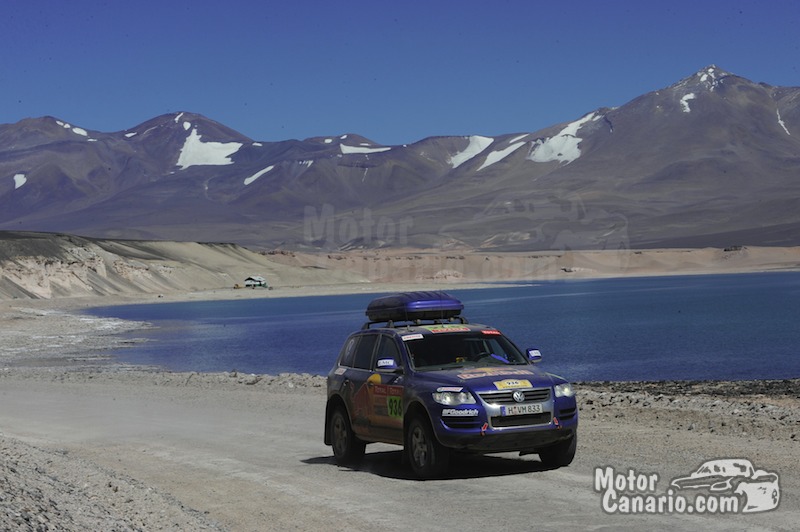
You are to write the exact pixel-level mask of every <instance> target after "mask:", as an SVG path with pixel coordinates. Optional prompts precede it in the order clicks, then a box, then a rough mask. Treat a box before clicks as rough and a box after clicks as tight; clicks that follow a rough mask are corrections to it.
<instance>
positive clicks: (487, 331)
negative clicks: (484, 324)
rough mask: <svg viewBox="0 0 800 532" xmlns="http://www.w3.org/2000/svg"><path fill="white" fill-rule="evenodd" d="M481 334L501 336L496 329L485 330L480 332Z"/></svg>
mask: <svg viewBox="0 0 800 532" xmlns="http://www.w3.org/2000/svg"><path fill="white" fill-rule="evenodd" d="M481 332H482V333H483V334H497V335H499V334H502V333H501V332H500V331H498V330H497V329H487V330H485V331H481Z"/></svg>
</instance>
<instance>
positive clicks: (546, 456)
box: [539, 434, 578, 467]
mask: <svg viewBox="0 0 800 532" xmlns="http://www.w3.org/2000/svg"><path fill="white" fill-rule="evenodd" d="M577 447H578V435H577V434H573V435H572V437H571V438H570V439H568V440H563V441H560V442H558V443H556V444H555V445H551V446H550V447H547V448H545V449H542V450H541V451H539V458H540V459H541V460H542V463H543V464H544V465H546V466H548V467H564V466H568V465H570V464H571V463H572V460H573V458H575V450H576V449H577Z"/></svg>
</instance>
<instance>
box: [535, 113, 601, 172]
mask: <svg viewBox="0 0 800 532" xmlns="http://www.w3.org/2000/svg"><path fill="white" fill-rule="evenodd" d="M600 118H601V115H597V114H596V113H589V114H588V115H586V116H584V117H583V118H581V119H580V120H576V121H575V122H572V123H571V124H568V125H567V127H565V128H564V129H562V130H561V131H559V132H558V134H557V135H555V136H554V137H550V138H547V139H544V140H541V139H540V140H537V141H536V143H534V145H533V148H532V149H531V153H530V154H529V155H528V159H529V160H531V161H533V162H536V163H548V162H552V161H558V162H561V163H567V164H569V163H571V162H572V161H574V160H575V159H577V158H578V157H580V156H581V150H580V148H579V147H578V145H579V144H580V143H581V140H583V139H581V138H580V137H578V136H577V135H578V130H579V129H580V128H581V127H582V126H583V125H584V124H586V123H587V122H590V121H593V120H598V119H600Z"/></svg>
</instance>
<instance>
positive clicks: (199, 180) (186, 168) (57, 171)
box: [0, 65, 800, 251]
mask: <svg viewBox="0 0 800 532" xmlns="http://www.w3.org/2000/svg"><path fill="white" fill-rule="evenodd" d="M587 90H591V87H587ZM0 230H15V231H44V232H58V233H70V234H77V235H82V236H87V237H95V238H107V239H144V240H179V241H201V242H234V243H238V244H243V245H246V246H249V247H254V248H259V249H275V248H285V249H307V250H347V249H360V248H381V247H395V248H436V249H475V250H493V251H529V250H548V249H614V250H618V249H624V248H633V249H644V248H659V247H673V248H675V247H705V246H712V247H731V246H741V245H754V246H779V245H781V246H789V245H800V88H798V87H774V86H770V85H767V84H764V83H755V82H752V81H750V80H748V79H745V78H743V77H740V76H737V75H734V74H732V73H729V72H726V71H725V70H723V69H721V68H719V67H716V66H714V65H711V66H708V67H705V68H702V69H700V70H699V71H698V72H696V73H694V74H692V75H690V76H688V77H687V78H685V79H683V80H680V81H678V82H677V83H675V84H673V85H671V86H669V87H666V88H664V89H661V90H658V91H654V92H650V93H647V94H644V95H642V96H639V97H638V98H635V99H634V100H632V101H630V102H628V103H626V104H625V105H622V106H620V107H616V108H599V109H595V110H593V111H591V112H588V113H587V114H585V115H584V116H581V117H577V118H575V119H572V120H570V121H567V122H564V123H561V124H556V125H553V126H551V127H547V128H545V129H541V130H538V131H534V132H513V133H509V134H506V135H499V136H492V137H488V136H482V135H465V136H451V137H429V138H425V139H422V140H420V141H418V142H415V143H413V144H407V145H398V146H384V145H381V144H378V143H375V142H373V141H371V140H369V139H367V138H364V137H361V136H359V135H357V134H352V133H350V134H343V135H337V136H320V137H313V138H308V139H305V140H284V141H279V142H264V141H257V140H254V139H250V138H248V137H246V136H244V135H242V134H240V133H238V132H236V131H234V130H232V129H230V128H228V127H226V126H224V125H223V124H220V123H217V122H215V121H213V120H211V119H209V118H206V117H204V116H201V115H198V114H193V113H189V112H182V113H175V114H169V115H163V116H159V117H156V118H153V119H151V120H149V121H147V122H144V123H143V124H140V125H138V126H136V127H133V128H131V129H128V130H124V131H118V132H113V133H104V132H100V131H92V130H87V129H84V128H81V127H78V126H75V125H73V124H69V123H67V122H65V121H63V120H60V119H58V118H54V117H41V118H29V119H25V120H21V121H20V122H17V123H15V124H4V125H0Z"/></svg>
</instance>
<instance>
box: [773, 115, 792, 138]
mask: <svg viewBox="0 0 800 532" xmlns="http://www.w3.org/2000/svg"><path fill="white" fill-rule="evenodd" d="M775 113H776V114H777V115H778V124H780V125H781V127H782V128H783V130H784V131H785V132H786V134H787V135H789V136H792V134H791V133H789V130H788V129H787V128H786V124H785V123H784V121H783V119H782V118H781V111H780V109H775Z"/></svg>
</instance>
